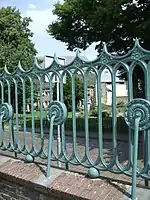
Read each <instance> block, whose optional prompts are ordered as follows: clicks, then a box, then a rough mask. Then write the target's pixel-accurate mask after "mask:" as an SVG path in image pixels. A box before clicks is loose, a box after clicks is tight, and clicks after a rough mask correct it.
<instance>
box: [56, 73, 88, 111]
mask: <svg viewBox="0 0 150 200" xmlns="http://www.w3.org/2000/svg"><path fill="white" fill-rule="evenodd" d="M71 83H72V79H71V77H70V76H67V77H66V84H64V87H63V94H64V103H65V104H66V106H67V109H68V111H72V86H71ZM83 98H84V85H83V81H82V80H81V79H80V78H79V77H78V76H76V77H75V103H76V108H77V105H78V104H79V101H82V100H83ZM53 99H57V89H56V85H55V86H54V88H53Z"/></svg>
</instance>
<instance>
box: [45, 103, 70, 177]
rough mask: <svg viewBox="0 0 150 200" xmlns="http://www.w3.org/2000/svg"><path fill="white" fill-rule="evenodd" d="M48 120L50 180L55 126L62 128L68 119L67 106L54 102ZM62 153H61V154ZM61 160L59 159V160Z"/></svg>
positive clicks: (48, 110)
mask: <svg viewBox="0 0 150 200" xmlns="http://www.w3.org/2000/svg"><path fill="white" fill-rule="evenodd" d="M46 113H47V119H48V120H49V121H50V129H49V141H48V161H47V178H50V165H51V155H52V139H53V130H54V128H53V126H54V125H56V126H60V125H61V124H63V123H64V122H65V120H66V119H67V116H68V113H67V108H66V105H65V104H64V103H62V102H60V101H53V102H52V103H50V104H49V106H48V107H47V111H46ZM59 153H61V152H59ZM58 160H59V159H58Z"/></svg>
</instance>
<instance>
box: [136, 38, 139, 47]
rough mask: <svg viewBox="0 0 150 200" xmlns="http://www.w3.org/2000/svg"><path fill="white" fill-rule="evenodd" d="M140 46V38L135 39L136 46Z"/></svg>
mask: <svg viewBox="0 0 150 200" xmlns="http://www.w3.org/2000/svg"><path fill="white" fill-rule="evenodd" d="M138 45H139V40H138V38H137V37H136V38H135V46H138Z"/></svg>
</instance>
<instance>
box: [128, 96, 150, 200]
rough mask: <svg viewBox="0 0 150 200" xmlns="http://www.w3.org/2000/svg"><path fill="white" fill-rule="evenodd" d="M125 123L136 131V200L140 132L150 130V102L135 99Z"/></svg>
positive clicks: (133, 170) (133, 171)
mask: <svg viewBox="0 0 150 200" xmlns="http://www.w3.org/2000/svg"><path fill="white" fill-rule="evenodd" d="M124 118H125V121H126V123H127V125H128V126H129V127H130V128H132V129H133V130H134V148H133V169H132V193H131V195H132V200H136V178H137V160H138V136H139V131H144V130H147V129H149V128H150V102H149V101H147V100H145V99H140V98H138V99H134V100H132V101H131V102H129V103H128V104H127V106H126V109H125V116H124Z"/></svg>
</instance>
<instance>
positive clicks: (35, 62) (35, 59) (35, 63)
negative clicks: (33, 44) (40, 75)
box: [33, 57, 38, 66]
mask: <svg viewBox="0 0 150 200" xmlns="http://www.w3.org/2000/svg"><path fill="white" fill-rule="evenodd" d="M33 64H34V65H36V66H38V61H37V58H36V57H35V58H34V63H33Z"/></svg>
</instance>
